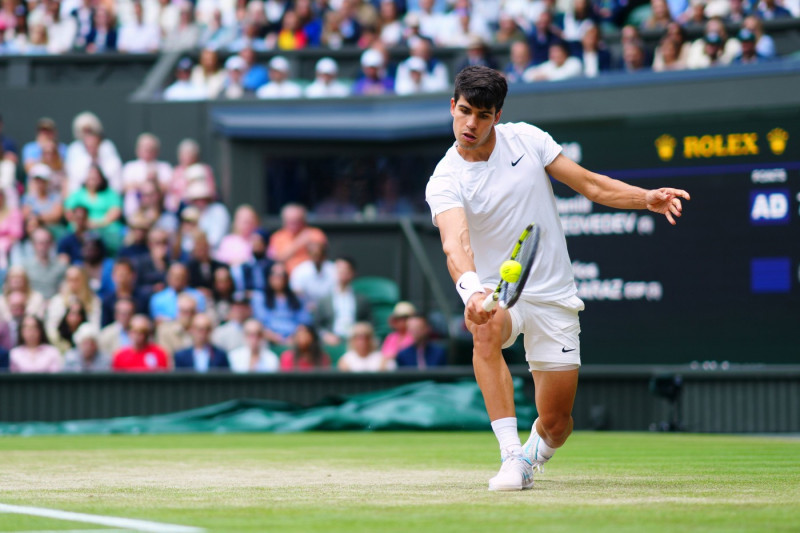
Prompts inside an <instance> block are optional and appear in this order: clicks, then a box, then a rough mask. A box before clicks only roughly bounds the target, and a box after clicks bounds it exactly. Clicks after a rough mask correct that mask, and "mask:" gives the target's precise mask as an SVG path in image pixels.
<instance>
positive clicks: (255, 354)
mask: <svg viewBox="0 0 800 533" xmlns="http://www.w3.org/2000/svg"><path fill="white" fill-rule="evenodd" d="M243 329H244V345H243V346H240V347H239V348H236V349H234V350H232V351H230V352H229V353H228V361H229V362H230V365H231V370H232V371H233V372H236V373H240V374H241V373H247V372H276V371H277V370H278V368H279V366H280V361H279V359H278V356H277V355H275V353H274V352H273V351H272V350H270V349H269V347H268V346H267V342H266V340H264V327H263V326H262V325H261V322H259V321H258V320H256V319H255V318H250V319H247V320H246V321H245V322H244V326H243Z"/></svg>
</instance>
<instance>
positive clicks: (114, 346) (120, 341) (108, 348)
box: [98, 297, 136, 354]
mask: <svg viewBox="0 0 800 533" xmlns="http://www.w3.org/2000/svg"><path fill="white" fill-rule="evenodd" d="M135 314H136V304H134V302H133V300H131V299H130V298H122V297H120V298H118V299H117V300H116V302H114V321H113V322H111V323H110V324H108V325H107V326H105V327H104V328H103V329H102V330H101V331H100V336H99V338H98V343H99V346H100V351H101V352H103V353H109V354H113V353H117V351H118V350H119V349H120V348H125V347H126V346H130V345H131V335H130V328H131V319H132V318H133V316H134V315H135Z"/></svg>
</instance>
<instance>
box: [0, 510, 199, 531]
mask: <svg viewBox="0 0 800 533" xmlns="http://www.w3.org/2000/svg"><path fill="white" fill-rule="evenodd" d="M0 513H14V514H25V515H29V516H42V517H45V518H54V519H56V520H69V521H71V522H85V523H87V524H99V525H101V526H110V527H121V528H125V529H129V530H133V531H147V532H153V533H201V532H202V531H205V529H201V528H198V527H191V526H178V525H174V524H162V523H159V522H150V521H148V520H135V519H133V518H117V517H115V516H102V515H96V514H85V513H73V512H71V511H59V510H58V509H45V508H44V507H27V506H24V505H8V504H5V503H0Z"/></svg>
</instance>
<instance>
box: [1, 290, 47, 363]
mask: <svg viewBox="0 0 800 533" xmlns="http://www.w3.org/2000/svg"><path fill="white" fill-rule="evenodd" d="M6 301H7V302H8V319H7V320H6V323H7V324H8V328H9V333H10V334H11V346H16V345H17V344H19V343H20V337H19V334H20V330H21V329H22V328H21V326H22V319H23V318H24V317H25V316H26V315H28V314H30V313H27V312H26V311H25V294H24V293H22V292H21V291H12V292H10V293H8V297H7V298H6ZM37 318H39V317H38V316H37ZM9 349H10V348H9Z"/></svg>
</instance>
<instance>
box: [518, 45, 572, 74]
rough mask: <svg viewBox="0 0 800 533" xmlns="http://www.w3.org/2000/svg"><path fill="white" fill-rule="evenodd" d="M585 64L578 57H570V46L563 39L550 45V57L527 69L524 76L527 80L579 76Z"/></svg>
mask: <svg viewBox="0 0 800 533" xmlns="http://www.w3.org/2000/svg"><path fill="white" fill-rule="evenodd" d="M582 73H583V65H582V64H581V60H580V59H578V58H577V57H570V55H569V48H568V47H567V44H566V43H565V42H563V41H561V42H554V43H553V44H552V45H550V59H549V60H547V61H545V62H544V63H542V64H541V65H536V66H534V67H531V68H529V69H528V70H526V71H525V72H524V73H523V75H522V78H523V79H524V80H525V81H527V82H534V81H561V80H568V79H571V78H578V77H580V76H581V74H582Z"/></svg>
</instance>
